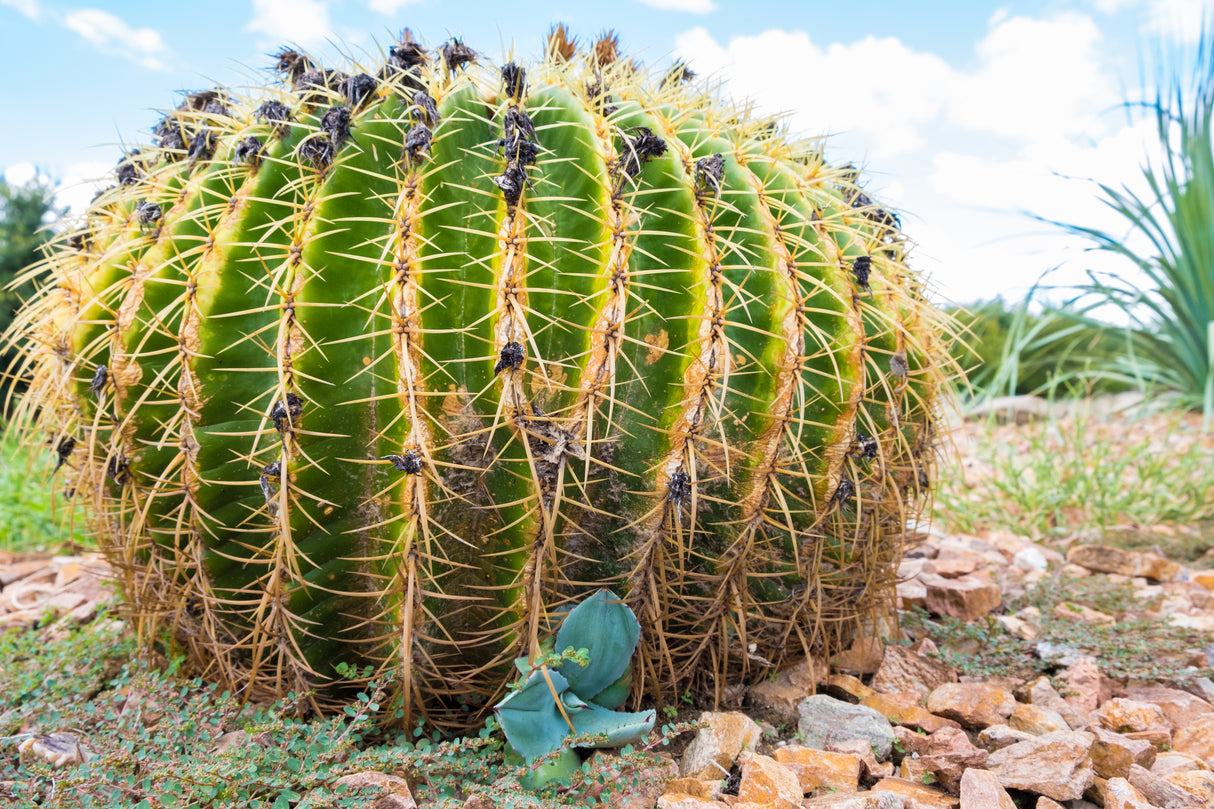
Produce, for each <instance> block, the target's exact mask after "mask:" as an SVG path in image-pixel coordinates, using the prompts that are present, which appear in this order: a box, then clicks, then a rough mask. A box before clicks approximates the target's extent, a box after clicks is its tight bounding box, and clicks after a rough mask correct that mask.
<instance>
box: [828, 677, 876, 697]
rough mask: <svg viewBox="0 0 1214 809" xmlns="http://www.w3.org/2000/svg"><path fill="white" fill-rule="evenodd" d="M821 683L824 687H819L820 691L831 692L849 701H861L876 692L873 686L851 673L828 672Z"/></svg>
mask: <svg viewBox="0 0 1214 809" xmlns="http://www.w3.org/2000/svg"><path fill="white" fill-rule="evenodd" d="M821 685H822V687H821V688H819V689H818V691H819V693H822V694H829V695H830V696H832V697H835V698H836V699H843V700H847V701H848V702H859V701H860V700H862V699H864V698H865V697H867V696H869V695H871V694H873V693H874V692H873V690H872V689H871V688H869V687H868V686H867V685H865V684H864V683H862V682H860V679H859V678H858V677H853V676H852V675H850V674H828V675H826V676H825V677H823V678H822V683H821Z"/></svg>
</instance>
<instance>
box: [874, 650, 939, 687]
mask: <svg viewBox="0 0 1214 809" xmlns="http://www.w3.org/2000/svg"><path fill="white" fill-rule="evenodd" d="M955 682H957V672H955V671H953V668H952V667H951V666H949V665H948V664H947V663H945V662H944V661H942V660H937V659H935V658H932V657H928V656H927V655H923V654H916V653H915V652H912V651H911V650H910V649H907V648H906V647H905V646H886V647H885V654H884V655H883V656H882V658H881V666H880V667H879V668H878V669H877V673H876V674H875V675H873V679H872V682H871V683H869V686H870V687H871V688H872V689H873V690H874V691H877V692H878V693H882V694H890V693H897V692H902V691H913V692H915V693H916V694H918V695H919V696H920V697H924V698H926V697H927V695H928V694H930V693H931V692H932V691H933V690H934V689H935V688H937V687H938V686H941V685H944V684H945V683H955Z"/></svg>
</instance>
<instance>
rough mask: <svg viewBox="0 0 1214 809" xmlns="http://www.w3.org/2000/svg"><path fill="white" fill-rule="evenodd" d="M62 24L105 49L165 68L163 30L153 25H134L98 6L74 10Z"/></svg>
mask: <svg viewBox="0 0 1214 809" xmlns="http://www.w3.org/2000/svg"><path fill="white" fill-rule="evenodd" d="M63 25H64V26H65V27H67V28H69V29H71V30H72V31H75V32H76V33H77V34H79V35H80V36H82V37H84V38H85V39H87V40H88V41H89V42H91V43H93V44H94V45H96V46H97V48H98V50H100V51H102V52H103V53H108V54H112V55H114V56H121V57H123V58H126V59H130V60H131V61H133V62H136V63H137V64H140V65H143V66H144V67H147V68H151V69H152V70H164V69H165V64H164V62H163V61H161V58H160V57H161V56H163V55H165V54H166V53H167V52H168V48H166V47H165V44H164V40H163V39H162V38H161V36H160V33H159V32H158V31H156V30H154V29H151V28H132V27H131V26H130V25H128V24H127V23H126V22H124V21H123V20H121V19H119V18H118V17H115V16H114V15H113V14H110V13H109V12H108V11H101V10H100V9H95V8H85V9H81V10H79V11H72V12H70V13H68V14H66V15H64V17H63Z"/></svg>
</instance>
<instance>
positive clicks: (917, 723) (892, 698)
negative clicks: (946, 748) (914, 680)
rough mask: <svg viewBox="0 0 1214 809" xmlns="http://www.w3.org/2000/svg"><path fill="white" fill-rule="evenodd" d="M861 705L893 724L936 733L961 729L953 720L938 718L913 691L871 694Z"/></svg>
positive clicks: (861, 701)
mask: <svg viewBox="0 0 1214 809" xmlns="http://www.w3.org/2000/svg"><path fill="white" fill-rule="evenodd" d="M860 704H861V705H863V706H865V707H867V708H872V709H873V710H874V711H877V712H878V713H880V714H882V715H884V716H885V717H886V718H887V719H889V721H890V723H891V724H896V725H905V726H906V727H911V728H919V729H920V730H923V731H924V732H926V733H935V732H936V731H937V730H940V729H941V728H945V727H954V728H955V727H960V725H958V724H957V723H956V722H954V721H953V720H951V719H945V718H944V717H941V716H936V715H935V714H934V713H931V712H930V711H928V710H927V709H926V708H924V707H923V705H922V699H921V697H920V696H919V695H918V694H916V693H914V692H911V691H904V692H901V693H896V694H870V695H869V696H867V697H865V698H864V699H862V700H860Z"/></svg>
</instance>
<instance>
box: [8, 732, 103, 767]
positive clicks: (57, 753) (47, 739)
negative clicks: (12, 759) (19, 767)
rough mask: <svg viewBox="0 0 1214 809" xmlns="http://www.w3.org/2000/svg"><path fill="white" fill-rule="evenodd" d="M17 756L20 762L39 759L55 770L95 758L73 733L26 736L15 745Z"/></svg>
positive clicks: (94, 754)
mask: <svg viewBox="0 0 1214 809" xmlns="http://www.w3.org/2000/svg"><path fill="white" fill-rule="evenodd" d="M17 754H18V756H19V757H20V758H21V760H22V761H27V760H29V759H39V760H41V761H45V762H47V763H49V764H50V765H51V766H52V767H55V768H58V767H63V766H68V765H76V764H84V763H85V762H87V761H89V760H91V759H93V758H96V756H97V754H96V753H94V752H93V751H92V750H91V749H90V748H89V746H88V745H87V744H86V743H85V742H84V741H82V740H81V739H80V737H79V736H77V735H75V734H74V733H45V734H37V735H33V736H28V737H26V738H25V739H23V740H22V741H21V743H20V744H18V745H17Z"/></svg>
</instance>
